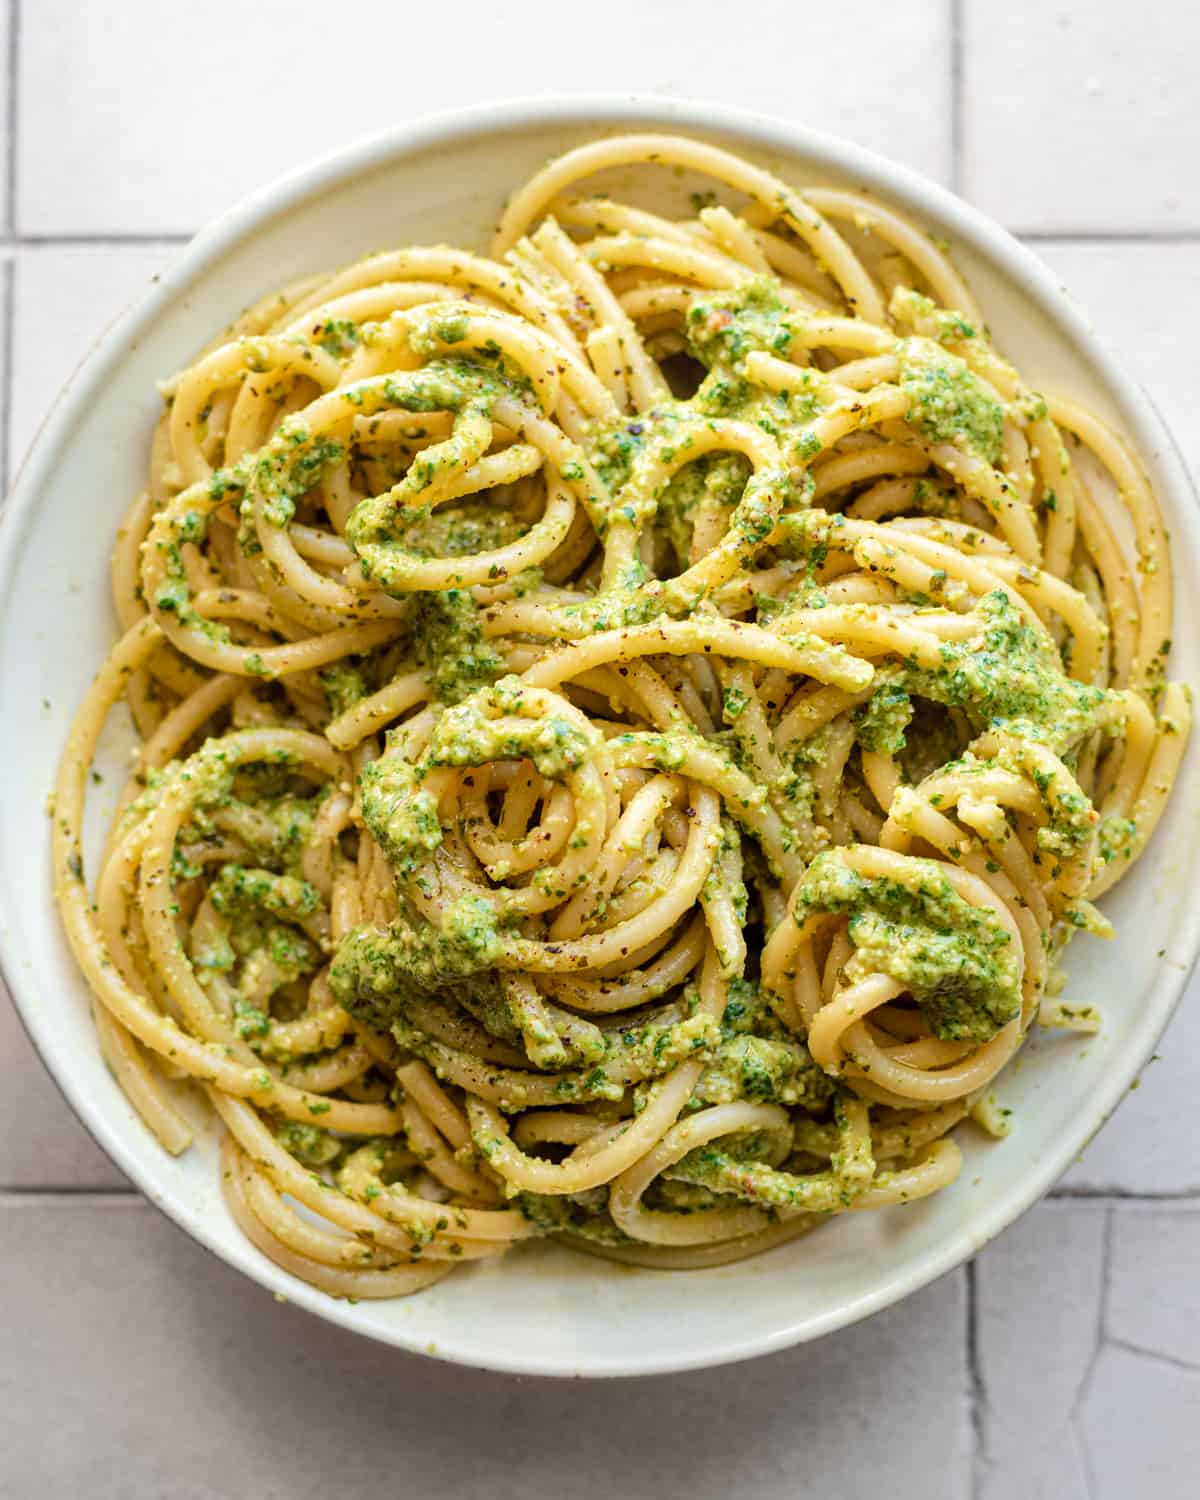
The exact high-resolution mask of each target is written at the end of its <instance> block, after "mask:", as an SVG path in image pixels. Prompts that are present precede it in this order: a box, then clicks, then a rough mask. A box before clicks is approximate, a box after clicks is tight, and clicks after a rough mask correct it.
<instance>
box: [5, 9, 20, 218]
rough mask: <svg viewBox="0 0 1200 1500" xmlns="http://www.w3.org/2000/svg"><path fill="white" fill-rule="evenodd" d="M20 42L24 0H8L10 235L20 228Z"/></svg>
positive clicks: (7, 205)
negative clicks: (18, 168)
mask: <svg viewBox="0 0 1200 1500" xmlns="http://www.w3.org/2000/svg"><path fill="white" fill-rule="evenodd" d="M20 46H21V0H8V53H7V56H6V57H5V73H6V76H7V81H8V102H7V106H6V110H5V128H6V129H7V131H8V139H7V140H6V141H5V143H4V151H5V167H6V170H7V172H8V178H7V181H6V182H5V184H4V227H5V229H6V231H7V232H8V234H10V235H15V234H16V232H17V122H18V117H19V113H20V111H19V108H18V98H17V95H18V91H19V89H20V74H21V68H20Z"/></svg>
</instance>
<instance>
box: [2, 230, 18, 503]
mask: <svg viewBox="0 0 1200 1500" xmlns="http://www.w3.org/2000/svg"><path fill="white" fill-rule="evenodd" d="M16 280H17V266H16V261H15V260H14V259H13V257H12V256H8V257H6V259H5V261H4V268H3V276H2V278H0V317H2V318H3V320H4V326H3V328H2V329H0V350H2V351H3V353H2V354H0V358H2V359H3V365H4V368H3V370H2V371H0V500H3V497H4V496H5V495H7V493H8V486H9V484H10V482H11V475H10V474H9V467H8V464H9V451H10V449H11V447H12V438H11V435H10V432H9V428H10V426H11V414H12V404H13V403H12V397H13V348H14V343H15V340H14V335H13V322H14V319H15V314H16V295H15V291H14V288H15V286H16Z"/></svg>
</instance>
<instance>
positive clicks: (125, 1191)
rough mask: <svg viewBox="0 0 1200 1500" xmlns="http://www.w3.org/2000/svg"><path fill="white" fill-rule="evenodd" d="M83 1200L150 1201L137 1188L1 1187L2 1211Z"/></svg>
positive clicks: (0, 1205) (0, 1200)
mask: <svg viewBox="0 0 1200 1500" xmlns="http://www.w3.org/2000/svg"><path fill="white" fill-rule="evenodd" d="M81 1198H84V1199H92V1200H98V1201H100V1202H105V1203H111V1202H118V1203H121V1202H125V1203H148V1202H149V1201H150V1200H149V1199H148V1198H146V1197H145V1195H144V1194H142V1193H140V1192H139V1191H138V1190H137V1188H135V1187H63V1186H59V1187H29V1186H26V1187H0V1210H2V1209H5V1208H27V1207H31V1206H33V1205H35V1204H44V1203H55V1202H64V1203H78V1202H79V1200H80V1199H81Z"/></svg>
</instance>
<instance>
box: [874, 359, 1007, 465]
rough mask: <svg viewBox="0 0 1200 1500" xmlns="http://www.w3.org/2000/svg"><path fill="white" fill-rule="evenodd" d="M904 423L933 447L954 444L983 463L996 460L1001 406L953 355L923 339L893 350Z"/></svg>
mask: <svg viewBox="0 0 1200 1500" xmlns="http://www.w3.org/2000/svg"><path fill="white" fill-rule="evenodd" d="M898 353H899V357H900V386H901V389H903V390H904V391H906V392H907V393H908V396H909V403H910V404H909V408H908V412H907V414H906V418H905V419H906V421H908V422H909V423H910V424H911V425H912V426H914V427H916V428H918V429H919V430H920V432H921V433H922V434H923V436H925V437H927V438H928V439H929V440H930V441H931V442H934V443H957V444H958V445H959V446H960V447H962V448H964V449H966V451H967V452H968V453H973V454H975V455H976V456H977V457H979V458H984V459H986V460H987V461H988V463H992V464H994V463H996V462H997V460H998V459H999V457H1000V451H1001V445H1002V441H1003V437H1004V407H1003V406H1002V405H1001V404H1000V402H999V401H998V400H997V399H996V398H995V396H993V395H991V394H990V393H989V391H988V390H987V388H986V387H985V386H984V384H983V382H982V381H981V380H980V379H979V378H978V376H976V375H975V374H973V373H972V371H971V370H970V369H969V368H968V366H967V364H966V362H965V361H964V360H962V359H960V358H959V357H958V356H957V355H956V354H950V353H949V352H948V351H947V350H945V349H943V348H941V347H940V346H939V345H937V344H935V343H933V342H931V341H930V340H929V339H903V340H901V342H900V344H899V346H898Z"/></svg>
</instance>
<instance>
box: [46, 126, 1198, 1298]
mask: <svg viewBox="0 0 1200 1500" xmlns="http://www.w3.org/2000/svg"><path fill="white" fill-rule="evenodd" d="M613 167H620V168H629V167H638V168H639V169H644V170H645V171H646V173H647V174H649V173H651V172H652V171H653V170H655V169H657V170H658V171H661V170H662V169H663V168H667V169H676V170H682V171H686V172H689V173H692V174H700V175H701V176H702V177H703V179H704V180H705V181H706V182H707V183H709V184H711V188H710V189H708V190H706V191H705V192H703V193H698V194H696V195H695V199H694V204H693V209H694V211H693V213H692V214H691V215H690V216H685V217H676V218H668V217H664V216H662V215H660V214H657V213H652V212H649V211H647V210H645V209H643V208H639V207H633V206H630V205H627V204H622V203H619V202H615V201H612V200H610V199H609V198H607V197H604V196H599V195H597V194H595V193H590V194H589V193H588V192H587V191H586V184H587V181H588V179H589V178H590V177H592V175H593V174H595V173H597V172H600V171H602V170H605V169H608V168H613ZM162 391H163V396H164V409H163V413H162V417H161V420H160V422H159V424H158V427H157V430H156V432H155V435H154V439H153V442H152V444H151V452H150V474H149V483H148V487H147V489H146V491H145V493H144V494H142V495H140V496H139V497H138V498H137V500H136V501H135V502H134V504H133V506H132V508H131V510H130V512H129V514H128V517H127V519H126V521H125V523H124V526H123V528H122V530H121V532H120V533H119V535H118V539H117V545H116V549H115V552H114V557H113V588H114V597H115V604H116V611H117V615H118V619H119V623H120V629H121V635H120V639H119V640H118V642H117V644H116V645H115V647H114V648H113V650H112V652H111V654H110V656H109V657H108V660H107V661H106V663H105V665H104V666H103V668H102V669H101V671H100V673H99V675H98V677H97V678H96V680H95V683H94V685H93V687H92V689H91V691H90V692H89V694H88V696H87V698H86V701H85V702H84V704H83V706H82V708H81V710H80V712H79V715H78V717H77V719H76V721H75V723H74V726H73V728H72V730H71V733H70V737H69V741H68V743H67V746H66V748H65V752H64V756H63V761H62V766H61V770H60V776H59V781H58V786H57V791H56V804H55V821H54V841H55V868H56V890H57V899H58V902H59V905H60V908H61V912H62V918H63V922H64V924H65V927H66V931H67V934H68V936H69V939H70V942H71V944H72V946H73V949H74V952H75V954H76V957H77V959H78V962H79V966H80V968H81V970H82V971H83V974H84V975H85V976H86V979H87V981H88V984H89V985H90V987H91V991H92V994H93V997H94V1004H93V1009H94V1014H95V1021H96V1028H97V1035H98V1040H99V1045H100V1047H101V1049H102V1050H103V1054H104V1057H105V1058H106V1060H107V1062H108V1063H109V1065H110V1067H111V1069H112V1071H113V1073H114V1074H115V1076H116V1078H117V1080H118V1081H119V1083H120V1085H121V1087H122V1088H123V1089H124V1090H125V1092H126V1094H127V1095H128V1097H129V1099H130V1101H131V1103H132V1104H133V1106H134V1108H135V1109H136V1110H137V1111H138V1113H139V1114H140V1116H141V1117H142V1119H143V1120H144V1121H145V1123H146V1125H147V1126H148V1127H149V1129H150V1130H151V1131H152V1132H153V1133H154V1134H155V1136H156V1137H157V1138H158V1139H159V1140H160V1141H161V1143H162V1144H163V1146H164V1147H165V1148H166V1149H167V1150H168V1151H171V1152H180V1151H183V1150H184V1149H186V1148H187V1146H188V1145H189V1143H190V1141H191V1139H192V1125H191V1124H190V1123H189V1120H188V1117H187V1112H186V1110H184V1109H181V1107H180V1104H181V1091H182V1093H184V1094H188V1095H195V1094H197V1093H198V1094H199V1095H201V1096H202V1097H204V1098H206V1099H207V1100H208V1102H209V1104H210V1105H211V1109H212V1112H213V1113H214V1114H215V1115H216V1117H217V1119H218V1120H219V1124H220V1129H221V1131H222V1135H223V1147H222V1153H223V1154H222V1175H223V1182H224V1187H225V1192H226V1198H227V1201H228V1204H229V1208H230V1210H231V1212H232V1213H233V1215H234V1216H235V1218H236V1219H237V1221H238V1223H239V1224H240V1225H241V1226H242V1228H243V1229H244V1231H245V1233H246V1235H247V1236H248V1237H249V1239H250V1240H252V1241H253V1243H254V1244H255V1245H257V1246H258V1247H259V1248H260V1249H261V1250H262V1251H263V1252H264V1253H265V1254H266V1255H267V1256H269V1257H270V1258H271V1259H273V1260H274V1261H276V1262H277V1263H278V1264H279V1265H281V1266H283V1267H284V1268H285V1269H287V1270H288V1271H290V1272H293V1273H294V1274H295V1275H297V1276H298V1277H301V1278H303V1279H305V1280H306V1281H308V1282H311V1283H312V1284H313V1285H314V1286H316V1287H318V1288H321V1289H323V1290H324V1291H326V1292H328V1293H330V1294H331V1295H334V1296H347V1297H391V1296H398V1295H403V1294H406V1293H409V1292H412V1291H415V1290H418V1289H420V1288H421V1287H424V1286H427V1285H429V1284H430V1283H432V1282H434V1281H436V1280H438V1279H439V1278H440V1277H442V1276H443V1275H445V1274H446V1273H448V1272H449V1271H450V1270H452V1269H453V1267H454V1266H455V1264H456V1263H457V1262H459V1261H471V1260H476V1259H481V1258H484V1257H491V1256H495V1255H499V1254H502V1253H503V1252H504V1251H506V1250H507V1249H509V1248H510V1247H511V1246H513V1245H514V1244H515V1243H517V1242H518V1241H522V1240H526V1239H531V1238H535V1237H538V1236H543V1235H551V1236H554V1237H555V1238H557V1239H559V1240H561V1241H562V1242H564V1243H566V1244H569V1245H572V1246H575V1247H577V1248H578V1249H580V1250H584V1251H586V1252H588V1253H591V1254H596V1255H601V1256H607V1257H610V1258H612V1259H615V1260H621V1261H627V1262H633V1263H635V1264H639V1265H648V1266H658V1267H690V1266H704V1265H713V1264H719V1263H721V1262H723V1261H729V1260H734V1259H737V1258H738V1257H741V1256H746V1255H752V1254H754V1253H756V1252H758V1251H761V1250H764V1249H767V1248H769V1247H771V1246H773V1245H776V1244H779V1243H780V1242H782V1241H784V1240H787V1239H789V1238H791V1237H792V1236H794V1235H796V1234H799V1233H802V1232H804V1231H807V1230H809V1229H811V1228H813V1227H814V1226H816V1225H819V1224H821V1223H823V1222H825V1221H826V1220H827V1219H828V1218H829V1217H830V1216H831V1215H834V1214H839V1213H843V1212H859V1211H864V1210H868V1209H874V1208H880V1207H884V1206H887V1205H894V1204H901V1203H907V1202H910V1201H913V1200H915V1199H919V1198H922V1197H925V1196H927V1195H928V1194H931V1193H934V1192H937V1191H939V1190H941V1189H942V1188H944V1187H946V1186H947V1185H948V1184H950V1183H952V1182H953V1180H954V1178H955V1176H956V1174H957V1173H958V1170H959V1166H960V1162H961V1154H960V1151H959V1148H958V1146H957V1145H956V1144H955V1140H954V1132H955V1129H956V1127H958V1126H959V1125H960V1124H961V1123H962V1122H964V1121H967V1120H968V1119H969V1120H970V1122H972V1123H973V1124H974V1125H975V1126H977V1127H979V1128H982V1129H984V1130H987V1131H990V1132H991V1133H992V1134H996V1135H999V1134H1003V1133H1004V1132H1005V1130H1006V1128H1007V1127H1006V1112H1005V1111H1004V1110H1003V1109H1002V1108H1001V1107H1000V1105H999V1104H998V1103H997V1101H996V1098H995V1095H994V1093H993V1084H994V1081H995V1080H996V1078H997V1075H998V1074H999V1073H1000V1072H1001V1070H1002V1069H1003V1068H1004V1067H1005V1066H1006V1064H1007V1063H1008V1062H1009V1061H1010V1060H1011V1059H1012V1057H1013V1056H1014V1054H1015V1053H1016V1052H1017V1050H1018V1049H1019V1048H1020V1046H1021V1045H1022V1043H1023V1041H1024V1039H1025V1038H1026V1037H1027V1036H1028V1034H1029V1032H1030V1030H1031V1028H1032V1027H1033V1025H1034V1024H1035V1022H1040V1023H1041V1024H1042V1025H1047V1026H1060V1027H1063V1026H1065V1027H1070V1028H1076V1029H1085V1030H1086V1029H1088V1028H1094V1027H1095V1026H1096V1025H1097V1024H1098V1016H1097V1013H1096V1011H1095V1009H1094V1008H1093V1007H1091V1006H1090V1005H1079V1004H1076V1003H1074V1002H1073V1001H1071V1000H1069V999H1068V998H1067V997H1066V996H1065V994H1064V991H1063V981H1062V976H1061V973H1060V969H1059V959H1060V956H1061V953H1062V950H1063V948H1064V947H1065V945H1066V943H1067V940H1068V938H1069V937H1070V936H1071V935H1072V934H1073V932H1074V931H1075V930H1076V929H1080V928H1081V929H1083V930H1085V931H1086V932H1089V933H1093V934H1097V935H1100V936H1103V935H1105V934H1106V933H1107V932H1108V930H1109V929H1108V923H1107V921H1106V919H1105V918H1104V916H1103V915H1102V914H1101V912H1100V911H1099V910H1098V908H1097V907H1096V905H1095V904H1094V903H1095V901H1096V899H1097V898H1098V897H1099V896H1101V895H1103V893H1104V892H1105V891H1107V890H1108V889H1109V888H1110V887H1111V886H1112V885H1113V884H1114V883H1115V882H1116V881H1117V880H1119V879H1120V878H1122V877H1123V876H1124V874H1125V873H1126V872H1127V870H1128V869H1129V867H1130V866H1131V865H1132V864H1133V863H1134V862H1135V861H1136V860H1137V858H1138V857H1139V855H1140V854H1141V852H1142V851H1143V850H1144V848H1145V847H1146V844H1147V841H1148V840H1149V839H1150V837H1151V836H1152V834H1153V832H1154V829H1155V827H1156V825H1157V823H1158V820H1159V818H1160V817H1161V815H1162V812H1163V809H1164V806H1165V804H1166V800H1167V797H1168V794H1169V792H1170V788H1171V783H1172V779H1173V777H1174V775H1175V773H1176V769H1177V767H1178V765H1179V762H1180V757H1181V755H1182V752H1183V748H1184V745H1185V741H1186V737H1187V733H1188V729H1189V724H1190V708H1189V701H1190V700H1189V696H1188V694H1187V692H1186V691H1185V690H1184V689H1183V688H1182V687H1181V686H1179V685H1178V684H1176V683H1173V682H1170V681H1168V680H1167V677H1166V671H1165V668H1166V657H1167V653H1168V650H1169V644H1170V643H1169V634H1170V616H1171V577H1170V565H1169V558H1168V554H1167V547H1166V537H1165V533H1164V530H1163V525H1162V522H1161V519H1160V517H1159V512H1158V509H1157V506H1156V503H1155V500H1154V496H1153V494H1152V493H1151V491H1150V489H1149V487H1148V484H1147V482H1146V479H1145V477H1144V475H1143V473H1142V470H1141V467H1140V465H1139V462H1138V459H1137V456H1136V455H1135V454H1134V453H1133V452H1132V450H1131V449H1130V448H1129V446H1128V445H1127V443H1126V442H1125V441H1124V439H1123V438H1122V437H1121V436H1119V435H1118V434H1117V433H1115V432H1113V431H1111V430H1110V429H1109V428H1108V427H1107V426H1106V425H1105V424H1104V423H1102V422H1101V421H1100V420H1099V419H1098V418H1096V417H1095V416H1093V415H1092V414H1091V413H1090V412H1088V411H1086V410H1085V409H1083V408H1082V407H1080V406H1079V405H1077V404H1076V403H1075V402H1074V401H1072V400H1071V399H1070V398H1069V397H1067V396H1059V395H1041V394H1038V393H1037V392H1035V391H1032V390H1030V389H1029V388H1028V387H1027V386H1026V385H1025V384H1024V383H1023V381H1022V379H1021V376H1020V374H1019V373H1018V371H1017V370H1016V369H1014V367H1013V366H1012V365H1011V364H1010V363H1009V362H1008V361H1007V360H1006V359H1005V358H1004V357H1003V355H1002V354H1001V353H1000V352H999V351H998V350H997V349H995V348H994V347H993V345H992V343H991V341H990V339H989V337H988V334H987V332H986V330H985V328H984V326H983V324H982V322H981V321H980V313H979V310H978V309H977V308H976V306H975V304H974V301H973V298H972V295H971V292H970V290H969V289H968V287H967V286H966V284H965V283H964V281H963V280H962V278H961V276H960V275H959V273H958V272H957V271H956V270H955V268H954V266H953V265H952V263H951V262H950V260H949V259H948V257H947V255H946V253H945V252H944V251H943V249H942V248H940V247H939V246H938V245H937V244H936V243H935V242H934V241H933V240H932V239H930V238H929V237H928V236H927V235H925V234H924V233H923V232H922V231H921V230H920V229H919V228H917V227H916V226H914V225H912V224H910V223H908V222H907V221H906V220H905V219H903V218H902V217H901V216H900V215H898V214H896V213H895V212H893V211H892V210H890V209H888V208H886V207H884V206H883V205H881V204H878V203H876V202H875V201H874V200H872V199H869V198H867V197H865V196H863V195H861V194H857V193H853V192H849V191H843V190H841V189H830V188H819V189H818V188H813V189H811V190H806V191H799V190H796V189H793V188H792V187H790V186H788V185H786V184H784V183H783V182H780V181H778V180H777V179H776V178H774V177H772V176H770V175H769V174H767V173H766V172H764V171H762V170H760V169H759V168H757V167H756V166H754V165H752V164H751V163H749V162H747V161H744V160H742V159H740V158H738V157H736V156H733V155H730V154H729V153H727V152H725V151H722V150H719V149H717V148H715V147H713V146H711V145H707V144H704V143H702V142H700V141H697V140H689V139H684V138H676V137H670V136H657V135H632V136H625V137H620V138H616V139H606V140H598V141H596V142H594V143H592V144H589V145H586V146H584V147H582V148H580V149H578V150H574V151H571V152H568V153H567V154H566V155H564V156H563V157H561V158H559V159H558V160H556V161H554V162H552V163H551V164H550V165H548V166H547V167H546V168H545V169H544V170H542V171H541V172H539V173H538V174H537V175H536V176H535V177H534V178H533V179H532V180H531V181H530V182H528V183H527V184H525V185H524V186H523V187H521V188H520V189H519V190H518V191H517V192H516V193H515V194H514V195H513V197H512V198H511V199H510V201H509V202H508V204H507V207H506V209H505V211H504V214H503V217H502V221H501V224H500V227H499V230H498V232H497V236H496V241H495V245H494V247H493V252H492V256H491V258H484V257H482V256H479V255H476V254H472V253H468V252H467V251H464V250H460V249H454V248H450V247H446V246H433V247H428V248H422V247H409V248H403V249H398V250H394V251H388V252H385V253H382V254H378V255H374V256H372V257H370V258H369V259H366V260H362V261H359V262H358V263H356V264H354V265H351V266H349V267H347V268H346V269H344V270H342V271H340V272H337V273H336V274H333V275H325V276H314V277H312V278H309V279H308V280H305V281H303V282H301V283H298V284H296V285H292V286H289V287H287V288H285V289H284V290H283V291H282V292H280V293H278V294H275V295H271V296H269V297H267V298H266V299H265V300H264V301H262V302H260V303H259V304H257V305H256V306H255V307H253V308H252V309H250V310H249V311H248V312H247V313H245V314H244V315H243V316H242V317H241V318H240V319H239V320H238V322H237V323H235V324H234V325H233V326H232V328H230V329H229V330H227V331H226V333H225V334H223V335H222V336H221V337H220V339H219V340H218V341H217V342H216V343H214V344H213V345H212V346H211V347H210V348H209V349H207V350H206V351H204V352H203V353H202V354H201V355H200V356H199V357H198V358H197V359H196V361H195V362H194V363H193V364H191V365H190V366H189V367H188V368H187V369H185V370H183V371H182V372H181V373H179V374H177V375H176V376H174V377H173V378H172V379H170V380H168V381H166V382H165V383H164V385H163V387H162ZM1106 485H1107V486H1109V487H1111V488H1115V491H1116V493H1117V495H1118V496H1119V500H1120V502H1121V508H1122V510H1123V515H1124V520H1120V519H1119V518H1117V519H1114V516H1113V515H1112V514H1111V513H1110V510H1109V508H1107V507H1106V505H1105V503H1104V501H1103V496H1102V491H1103V490H1104V488H1105V487H1106ZM1125 531H1128V532H1129V533H1130V534H1131V535H1132V538H1133V544H1134V548H1135V552H1136V566H1135V565H1133V564H1131V563H1130V562H1129V561H1128V560H1127V558H1126V554H1125V542H1124V532H1125ZM122 705H124V709H122V707H121V706H122ZM125 710H127V711H128V713H129V715H130V716H131V717H132V720H133V723H134V724H135V726H136V728H137V731H138V734H139V736H140V741H141V743H140V749H139V751H138V753H137V757H136V763H135V766H134V769H133V773H132V776H131V778H130V781H129V784H128V786H127V787H126V788H125V791H124V793H123V794H122V796H121V799H120V804H119V807H118V810H117V813H116V816H115V818H114V820H113V823H112V826H111V829H110V831H109V834H108V838H107V843H106V846H105V848H104V849H103V851H102V853H101V855H100V857H99V858H98V860H96V861H95V868H94V872H93V878H92V880H91V882H90V884H89V882H88V881H86V880H85V869H84V851H83V843H82V820H83V810H84V799H85V792H86V790H87V787H88V777H89V771H90V768H91V766H92V763H93V759H94V756H95V752H96V746H97V740H98V737H99V735H100V732H101V729H102V727H103V725H104V724H105V722H106V720H107V719H108V717H109V715H110V714H112V713H113V712H114V711H125ZM91 863H92V861H90V860H89V864H91Z"/></svg>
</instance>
